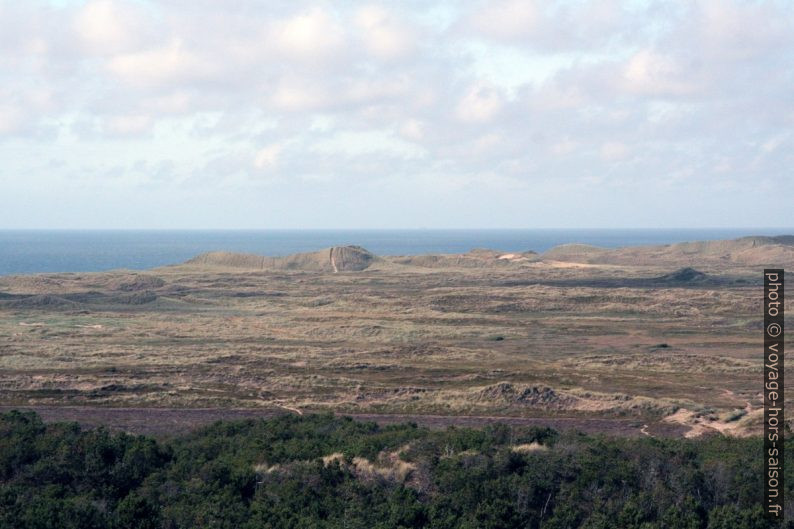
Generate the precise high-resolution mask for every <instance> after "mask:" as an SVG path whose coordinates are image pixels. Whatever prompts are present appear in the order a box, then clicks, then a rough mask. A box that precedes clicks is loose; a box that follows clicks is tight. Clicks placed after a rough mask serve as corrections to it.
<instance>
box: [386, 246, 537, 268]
mask: <svg viewBox="0 0 794 529" xmlns="http://www.w3.org/2000/svg"><path fill="white" fill-rule="evenodd" d="M537 260H538V254H537V253H535V252H533V251H526V252H521V253H504V252H500V251H497V250H490V249H487V248H475V249H473V250H471V251H469V252H467V253H463V254H436V255H405V256H400V257H393V258H390V261H392V262H393V263H397V264H402V265H409V266H419V267H423V268H486V267H491V266H505V265H509V264H510V263H515V262H522V261H523V262H528V261H537Z"/></svg>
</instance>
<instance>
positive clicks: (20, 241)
mask: <svg viewBox="0 0 794 529" xmlns="http://www.w3.org/2000/svg"><path fill="white" fill-rule="evenodd" d="M791 233H794V229H780V228H736V229H732V228H719V229H510V230H499V229H489V230H440V229H416V230H0V275H11V274H34V273H49V272H96V271H103V270H114V269H130V270H143V269H147V268H154V267H158V266H164V265H171V264H178V263H181V262H184V261H186V260H188V259H190V258H191V257H194V256H196V255H198V254H201V253H204V252H209V251H216V250H221V251H229V252H245V253H254V254H259V255H268V256H282V255H289V254H292V253H297V252H311V251H315V250H320V249H322V248H328V247H330V246H340V245H348V244H354V245H358V246H363V247H364V248H366V249H367V250H369V251H371V252H373V253H375V254H377V255H420V254H436V253H463V252H467V251H469V250H471V249H474V248H490V249H493V250H499V251H504V252H520V251H526V250H534V251H536V252H543V251H545V250H548V249H549V248H552V247H554V246H557V245H560V244H566V243H583V244H592V245H595V246H601V247H604V248H617V247H622V246H641V245H648V244H670V243H676V242H684V241H696V240H714V239H732V238H736V237H742V236H746V235H783V234H791Z"/></svg>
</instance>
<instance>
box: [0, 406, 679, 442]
mask: <svg viewBox="0 0 794 529" xmlns="http://www.w3.org/2000/svg"><path fill="white" fill-rule="evenodd" d="M11 409H25V410H32V411H35V412H37V413H38V414H39V415H40V416H41V417H42V418H43V419H44V421H46V422H58V421H76V422H78V423H80V424H81V425H82V426H83V427H86V428H96V427H98V426H106V427H108V428H111V429H114V430H123V431H126V432H130V433H136V434H146V435H154V436H169V435H178V434H183V433H187V432H190V431H192V430H195V429H197V428H200V427H202V426H205V425H208V424H211V423H213V422H215V421H219V420H240V419H249V418H268V417H274V416H276V415H283V414H285V413H289V411H286V410H284V409H277V408H273V409H244V408H233V409H219V408H199V409H196V408H192V409H191V408H181V409H180V408H96V407H71V406H34V407H20V408H13V407H9V406H0V412H6V411H9V410H11ZM347 415H349V416H350V417H353V418H354V419H356V420H361V421H374V422H377V423H378V424H394V423H401V422H415V423H417V424H419V425H420V426H426V427H429V428H446V427H448V426H461V427H472V428H477V427H482V426H485V425H488V424H493V423H498V422H501V423H506V424H510V425H514V426H547V427H551V428H554V429H556V430H561V431H564V430H578V431H581V432H584V433H590V434H596V433H598V434H608V435H615V436H620V437H640V436H643V435H653V436H659V437H681V436H682V435H683V432H684V431H685V430H686V428H684V427H679V426H676V425H671V424H665V423H651V424H648V425H643V424H642V423H641V422H638V421H636V420H631V419H588V418H570V417H495V416H445V415H375V414H347ZM644 432H648V433H647V434H645V433H644Z"/></svg>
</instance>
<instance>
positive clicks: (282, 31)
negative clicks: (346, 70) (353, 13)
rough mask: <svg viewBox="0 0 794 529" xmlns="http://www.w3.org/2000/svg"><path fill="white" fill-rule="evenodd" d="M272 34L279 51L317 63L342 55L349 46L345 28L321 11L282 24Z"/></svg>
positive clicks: (277, 24)
mask: <svg viewBox="0 0 794 529" xmlns="http://www.w3.org/2000/svg"><path fill="white" fill-rule="evenodd" d="M273 34H274V37H275V40H276V42H277V44H278V47H279V49H280V50H281V51H282V52H283V53H285V54H286V55H287V56H288V57H290V58H292V59H296V60H302V61H307V62H311V63H315V64H317V63H322V62H323V61H325V60H328V59H329V58H331V57H333V56H335V55H336V54H338V53H340V51H341V50H343V49H344V47H345V44H346V34H345V31H344V29H343V28H342V25H341V24H340V23H339V22H337V20H335V18H334V16H333V15H332V14H331V13H329V12H327V11H325V10H323V9H321V8H312V9H310V10H308V11H306V12H302V13H300V14H297V15H295V16H293V17H290V18H288V19H286V20H282V21H279V22H278V23H276V24H275V27H274V30H273Z"/></svg>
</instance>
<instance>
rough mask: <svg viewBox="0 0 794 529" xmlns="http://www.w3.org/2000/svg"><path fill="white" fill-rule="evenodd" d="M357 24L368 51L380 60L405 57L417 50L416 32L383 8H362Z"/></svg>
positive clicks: (357, 15)
mask: <svg viewBox="0 0 794 529" xmlns="http://www.w3.org/2000/svg"><path fill="white" fill-rule="evenodd" d="M355 22H356V24H357V25H358V27H359V28H360V30H361V32H362V39H363V41H364V45H365V46H366V48H367V50H368V51H369V52H370V53H371V54H373V55H374V56H376V57H378V58H380V59H387V60H388V59H397V58H401V57H405V56H406V55H408V54H410V53H411V52H412V51H413V50H414V48H415V42H416V39H417V34H416V32H415V31H413V30H412V29H411V27H410V26H408V25H407V24H405V23H403V22H401V21H400V20H399V19H398V18H397V17H396V16H395V15H394V14H393V13H391V12H389V11H388V10H387V9H385V8H383V7H381V6H365V7H362V8H361V9H359V10H358V12H357V13H356V15H355Z"/></svg>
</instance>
